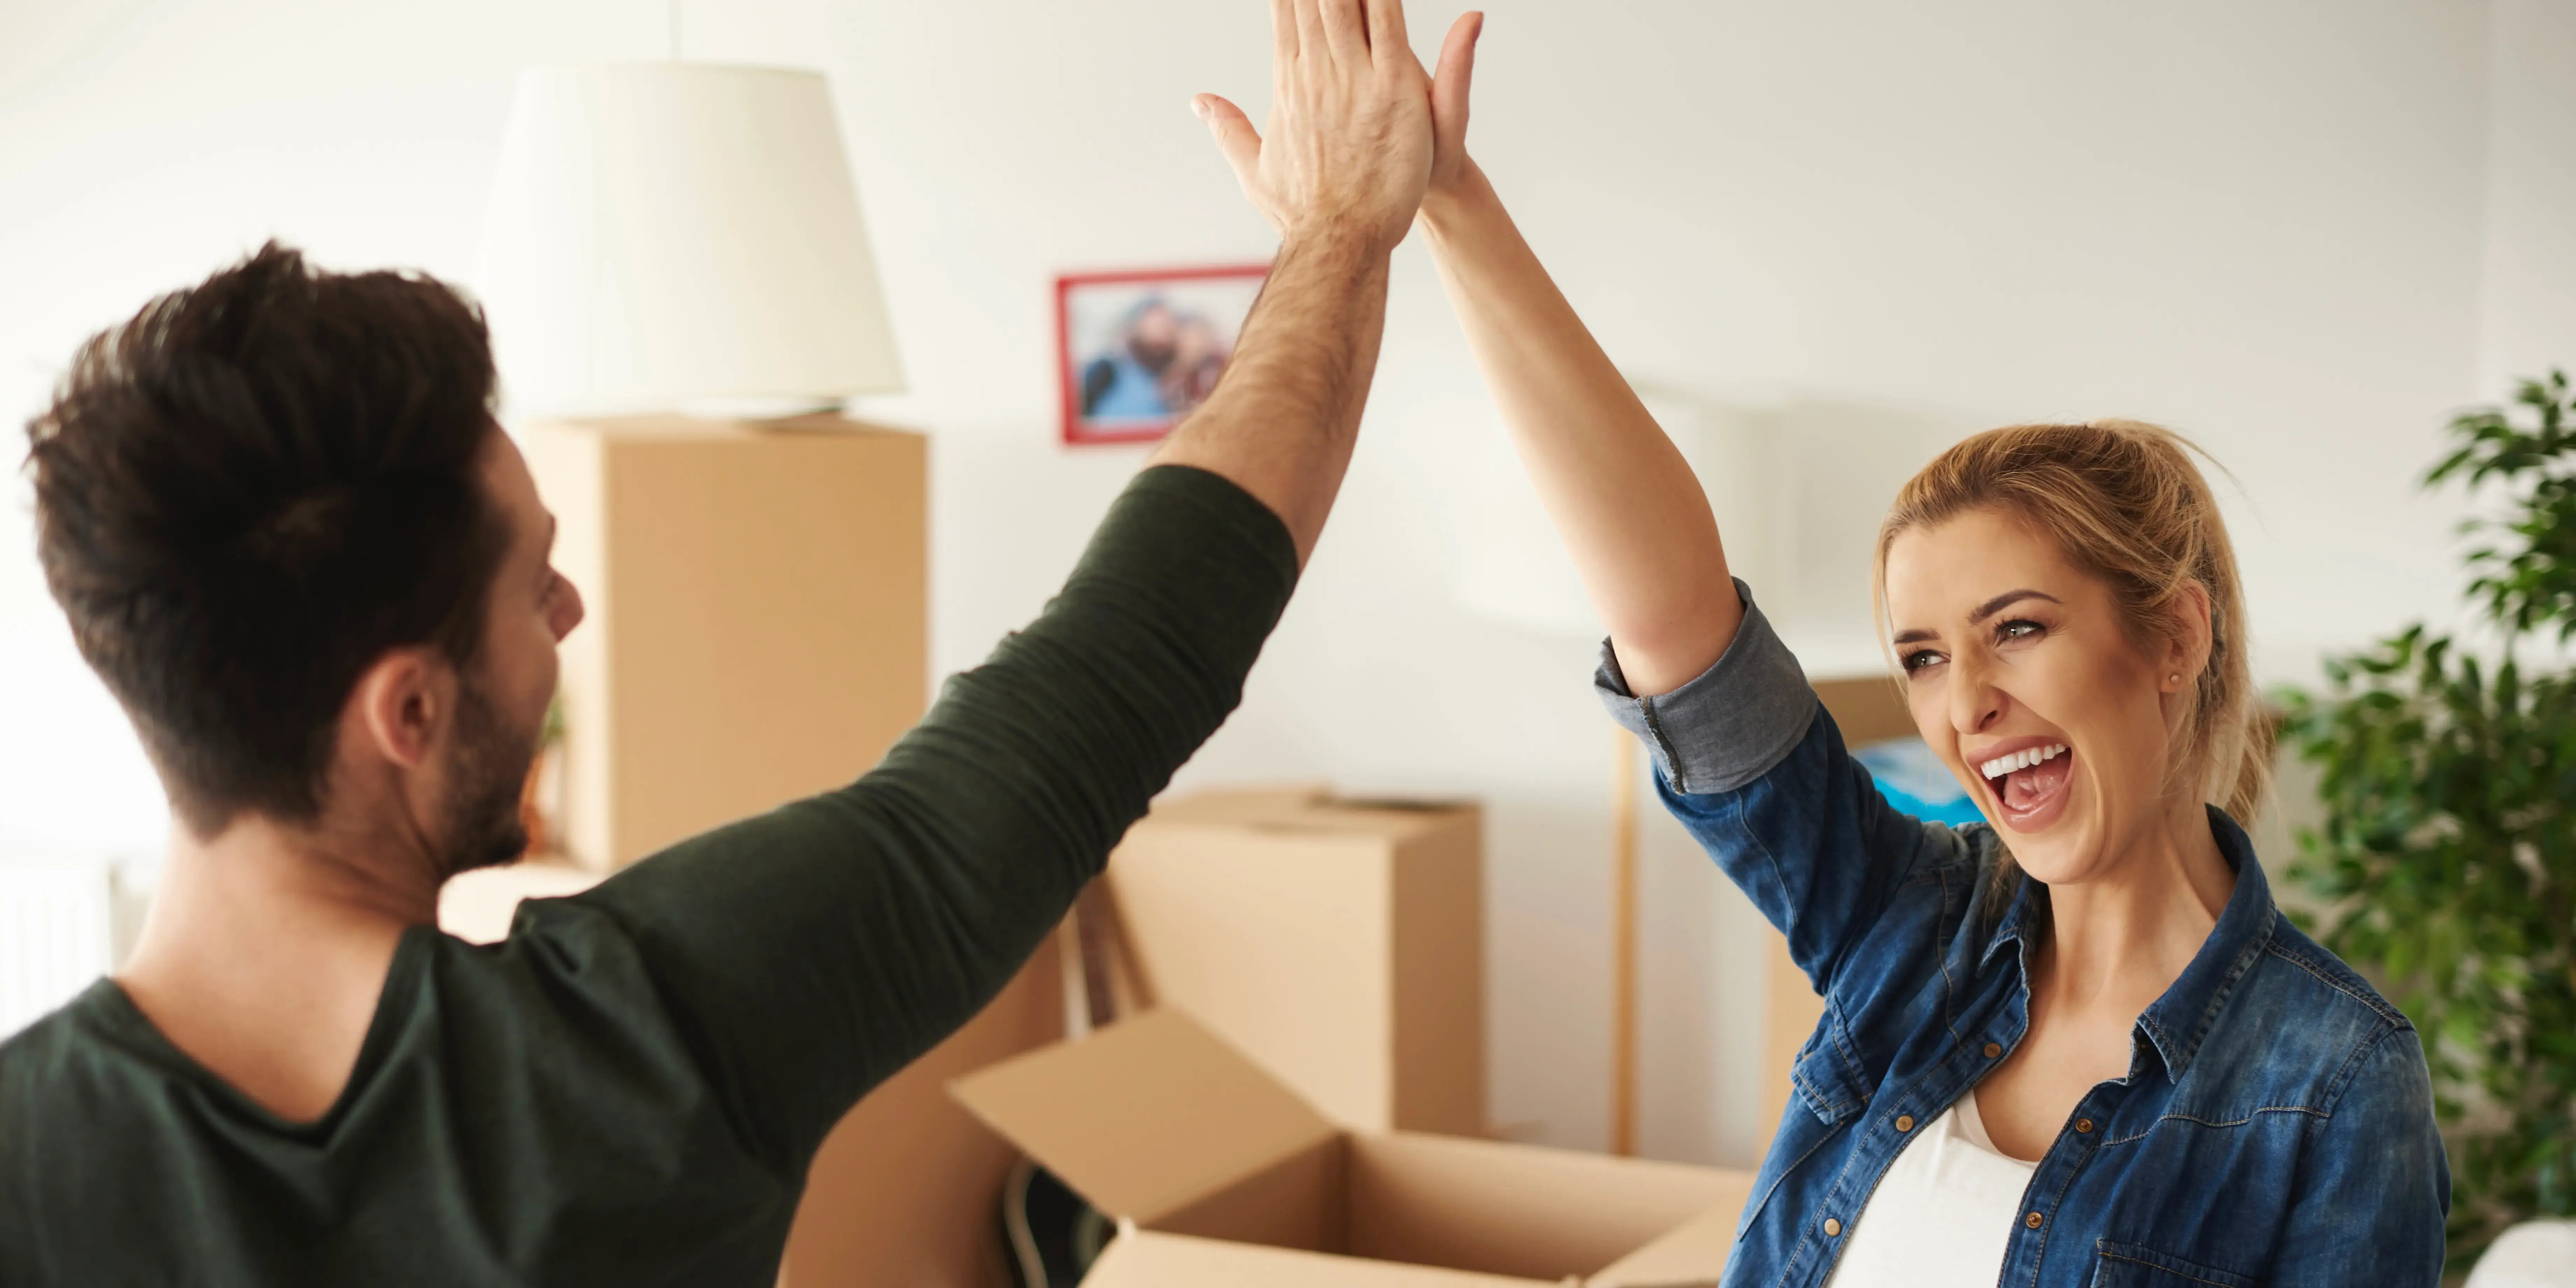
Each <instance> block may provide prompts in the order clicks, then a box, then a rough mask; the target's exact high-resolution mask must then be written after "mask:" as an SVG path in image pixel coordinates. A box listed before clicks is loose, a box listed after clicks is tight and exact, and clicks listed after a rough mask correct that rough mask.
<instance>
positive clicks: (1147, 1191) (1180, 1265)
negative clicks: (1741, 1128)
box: [950, 1011, 1753, 1288]
mask: <svg viewBox="0 0 2576 1288" xmlns="http://www.w3.org/2000/svg"><path fill="white" fill-rule="evenodd" d="M950 1089H951V1091H952V1092H953V1093H954V1094H955V1095H956V1096H957V1098H958V1099H959V1100H960V1101H961V1102H963V1103H964V1104H965V1105H966V1107H967V1108H968V1109H970V1110H972V1111H973V1112H974V1113H975V1114H976V1116H978V1117H980V1118H982V1119H983V1120H984V1121H985V1122H986V1123H987V1124H989V1125H991V1126H992V1127H993V1129H994V1130H995V1131H998V1132H1000V1133H1001V1134H1002V1135H1003V1136H1005V1137H1008V1138H1009V1139H1010V1140H1011V1142H1012V1143H1013V1144H1015V1145H1018V1146H1019V1147H1020V1148H1021V1149H1023V1150H1026V1151H1027V1152H1028V1153H1029V1154H1030V1155H1031V1156H1033V1157H1035V1158H1036V1159H1037V1160H1038V1161H1039V1162H1041V1163H1043V1164H1045V1165H1046V1166H1047V1168H1048V1169H1050V1170H1052V1171H1053V1172H1054V1173H1055V1174H1056V1175H1057V1176H1059V1177H1061V1178H1063V1180H1064V1181H1065V1183H1066V1184H1068V1185H1071V1186H1072V1187H1073V1188H1074V1189H1075V1190H1076V1191H1078V1192H1080V1193H1081V1194H1082V1195H1083V1197H1085V1198H1087V1199H1089V1200H1090V1201H1091V1202H1092V1204H1093V1205H1094V1206H1097V1207H1099V1208H1100V1209H1102V1210H1103V1211H1105V1212H1107V1213H1109V1214H1110V1215H1111V1216H1113V1217H1116V1218H1117V1219H1118V1220H1119V1223H1120V1227H1121V1231H1122V1232H1121V1234H1120V1236H1119V1238H1118V1239H1117V1241H1116V1242H1115V1243H1113V1244H1111V1246H1110V1249H1109V1251H1108V1253H1107V1254H1105V1255H1104V1256H1103V1258H1102V1259H1101V1261H1100V1263H1099V1264H1098V1265H1097V1266H1095V1267H1093V1269H1092V1272H1091V1276H1090V1278H1089V1279H1087V1280H1085V1281H1084V1282H1085V1284H1086V1288H1182V1286H1184V1285H1186V1286H1187V1288H1198V1286H1199V1285H1205V1284H1218V1283H1222V1284H1229V1285H1243V1286H1245V1288H1317V1286H1319V1285H1334V1286H1335V1288H1470V1286H1473V1285H1485V1286H1487V1288H1504V1286H1505V1285H1523V1286H1526V1285H1531V1284H1549V1285H1556V1284H1563V1283H1567V1282H1575V1283H1580V1284H1584V1285H1587V1286H1588V1288H1686V1286H1689V1285H1701V1284H1714V1283H1716V1282H1717V1277H1718V1273H1719V1272H1720V1271H1721V1270H1723V1269H1724V1268H1725V1265H1726V1254H1727V1251H1728V1248H1729V1247H1730V1245H1731V1244H1732V1243H1733V1241H1734V1233H1735V1220H1736V1215H1737V1213H1738V1212H1739V1211H1740V1210H1741V1209H1742V1207H1743V1204H1744V1198H1745V1195H1746V1194H1747V1193H1748V1192H1749V1191H1750V1189H1751V1187H1752V1179H1753V1178H1752V1177H1751V1176H1750V1175H1748V1174H1746V1173H1742V1172H1730V1171H1720V1170H1717V1169H1714V1168H1706V1167H1692V1166H1687V1165H1684V1164H1680V1163H1659V1162H1648V1161H1643V1160H1638V1159H1624V1158H1609V1157H1604V1156H1601V1155H1597V1154H1584V1153H1576V1152H1573V1151H1568V1150H1557V1149H1545V1148H1540V1147H1538V1146H1533V1145H1512V1144H1501V1143H1497V1142H1493V1141H1480V1140H1468V1139H1464V1138H1459V1137H1449V1136H1434V1135H1426V1134H1419V1133H1413V1132H1383V1133H1375V1132H1354V1131H1346V1130H1343V1129H1342V1128H1339V1127H1336V1126H1335V1125H1333V1124H1332V1123H1330V1122H1328V1121H1326V1120H1325V1119H1324V1117H1323V1115H1321V1114H1319V1113H1317V1112H1316V1111H1315V1109H1314V1108H1313V1107H1312V1106H1310V1105H1308V1104H1307V1103H1306V1102H1305V1101H1303V1100H1301V1099H1299V1098H1298V1097H1297V1096H1296V1095H1295V1094H1294V1093H1292V1092H1290V1091H1289V1090H1288V1089H1287V1088H1286V1087H1285V1086H1282V1085H1281V1084H1280V1083H1279V1082H1278V1081H1277V1080H1276V1079H1274V1078H1272V1077H1271V1076H1270V1075H1269V1074H1267V1073H1264V1072H1263V1071H1262V1070H1261V1069H1260V1068H1258V1067H1257V1066H1255V1065H1254V1064H1253V1063H1252V1062H1251V1061H1250V1060H1248V1059H1246V1058H1245V1057H1244V1056H1243V1055H1242V1054H1240V1053H1239V1052H1237V1051H1235V1050H1234V1049H1233V1048H1231V1047H1229V1046H1227V1045H1226V1044H1225V1043H1224V1042H1223V1041H1222V1040H1220V1039H1219V1038H1217V1037H1216V1036H1215V1035H1213V1034H1211V1033H1209V1032H1208V1031H1207V1030H1206V1029H1204V1028H1202V1027H1200V1026H1199V1025H1198V1024H1197V1023H1196V1022H1195V1021H1192V1020H1191V1019H1189V1018H1188V1017H1187V1016H1185V1015H1183V1014H1181V1013H1179V1012H1177V1011H1153V1012H1149V1013H1147V1014H1145V1015H1142V1016H1138V1017H1137V1018H1135V1019H1132V1020H1129V1021H1127V1022H1125V1023H1123V1024H1118V1025H1114V1026H1112V1027H1109V1028H1106V1029H1103V1030H1100V1031H1099V1032H1097V1033H1095V1034H1093V1035H1092V1036H1091V1037H1090V1038H1088V1039H1086V1040H1084V1041H1081V1042H1076V1043H1066V1044H1061V1045H1057V1046H1053V1047H1048V1048H1045V1049H1043V1050H1039V1051H1033V1052H1030V1053H1028V1054H1026V1055H1022V1056H1018V1057H1015V1058H1013V1059H1010V1060H1007V1061H1004V1062H1002V1063H1000V1064H997V1065H993V1066H991V1067H990V1068H987V1069H984V1070H982V1071H981V1072H978V1073H975V1074H972V1075H969V1076H968V1077H965V1078H961V1079H959V1080H957V1081H956V1082H954V1083H952V1084H950Z"/></svg>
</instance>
